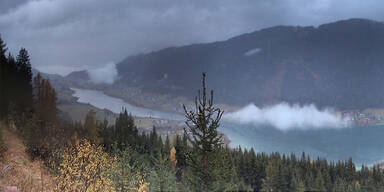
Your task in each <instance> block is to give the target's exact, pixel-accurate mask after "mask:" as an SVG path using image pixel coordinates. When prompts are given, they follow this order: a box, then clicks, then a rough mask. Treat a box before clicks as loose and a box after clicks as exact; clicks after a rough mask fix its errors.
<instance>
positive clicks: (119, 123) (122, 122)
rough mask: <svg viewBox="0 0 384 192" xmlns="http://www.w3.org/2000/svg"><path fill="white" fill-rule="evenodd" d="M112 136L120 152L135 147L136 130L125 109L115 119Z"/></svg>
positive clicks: (131, 118) (130, 116)
mask: <svg viewBox="0 0 384 192" xmlns="http://www.w3.org/2000/svg"><path fill="white" fill-rule="evenodd" d="M114 135H115V136H114V137H115V139H114V140H115V141H116V144H117V146H118V148H119V149H120V150H123V149H124V148H125V147H127V146H131V147H134V148H136V147H137V146H136V145H137V143H138V141H137V140H138V130H137V127H136V125H135V121H134V119H133V117H132V115H129V114H128V112H127V110H126V109H123V111H122V112H121V113H120V114H119V116H118V117H117V118H116V123H115V134H114Z"/></svg>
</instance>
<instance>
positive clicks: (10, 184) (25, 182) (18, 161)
mask: <svg viewBox="0 0 384 192" xmlns="http://www.w3.org/2000/svg"><path fill="white" fill-rule="evenodd" d="M0 126H1V125H0ZM3 138H4V142H5V144H6V146H7V148H8V150H7V151H6V153H5V154H4V160H3V161H2V162H0V190H1V189H2V190H4V191H7V188H8V189H11V188H15V187H17V189H18V190H19V191H28V192H34V191H53V183H52V177H51V175H50V174H49V173H48V171H47V170H46V169H45V168H44V165H43V162H42V161H39V160H35V161H32V160H31V159H30V157H29V155H28V154H27V153H26V151H25V146H24V144H23V142H22V141H21V140H20V138H19V137H18V136H17V135H16V134H15V133H13V132H11V131H9V130H7V129H3ZM8 191H11V190H8Z"/></svg>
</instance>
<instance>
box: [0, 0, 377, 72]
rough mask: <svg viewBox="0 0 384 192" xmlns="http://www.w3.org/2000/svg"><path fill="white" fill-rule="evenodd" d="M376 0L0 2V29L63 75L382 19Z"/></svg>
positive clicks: (38, 64)
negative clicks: (284, 30)
mask: <svg viewBox="0 0 384 192" xmlns="http://www.w3.org/2000/svg"><path fill="white" fill-rule="evenodd" d="M383 10H384V1H383V0H148V1H146V0H0V34H1V35H2V38H3V39H4V40H5V41H6V43H7V45H8V48H9V50H10V51H11V52H13V53H14V54H16V53H17V51H18V49H19V48H20V47H22V46H23V47H25V48H27V49H28V50H29V52H30V54H31V59H32V66H33V67H35V68H37V69H39V70H41V71H43V72H49V73H58V74H67V73H69V72H71V71H74V70H81V69H95V68H98V67H102V66H104V65H106V64H108V63H111V62H115V63H118V62H119V61H121V60H122V59H124V58H125V57H127V56H129V55H132V54H138V53H143V52H150V51H153V50H158V49H161V48H165V47H169V46H179V45H186V44H191V43H201V42H211V41H217V40H225V39H227V38H230V37H233V36H236V35H240V34H242V33H247V32H252V31H255V30H258V29H261V28H264V27H270V26H275V25H315V26H316V25H319V24H323V23H327V22H332V21H336V20H341V19H348V18H367V19H373V20H378V21H384V11H383Z"/></svg>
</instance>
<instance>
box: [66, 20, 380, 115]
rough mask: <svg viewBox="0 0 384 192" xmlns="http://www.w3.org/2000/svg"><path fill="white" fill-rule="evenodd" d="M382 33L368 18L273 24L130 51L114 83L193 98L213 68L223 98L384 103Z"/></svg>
mask: <svg viewBox="0 0 384 192" xmlns="http://www.w3.org/2000/svg"><path fill="white" fill-rule="evenodd" d="M382 34H384V24H383V23H382V22H377V21H373V20H367V19H349V20H342V21H336V22H332V23H328V24H322V25H319V26H318V27H313V26H304V27H301V26H276V27H270V28H266V29H261V30H258V31H255V32H252V33H246V34H242V35H239V36H236V37H233V38H229V39H228V40H225V41H217V42H212V43H199V44H192V45H187V46H180V47H170V48H165V49H161V50H158V51H154V52H150V53H147V54H138V55H134V56H129V57H127V58H126V59H124V60H123V61H121V62H120V63H118V64H117V69H118V73H119V76H120V77H121V78H120V79H118V80H117V81H116V82H115V84H114V85H112V86H128V87H140V88H141V89H142V90H143V91H145V92H149V93H151V92H152V93H156V94H170V95H174V96H185V97H189V96H190V95H194V93H195V91H196V90H197V88H198V87H199V79H200V76H201V72H207V73H208V84H209V87H210V88H213V89H214V90H215V93H216V95H217V96H216V98H217V100H218V102H220V103H227V104H231V105H240V106H241V105H245V104H248V103H255V104H257V105H268V104H271V103H277V102H281V101H285V102H289V103H301V104H306V103H315V104H317V105H318V106H320V107H325V106H334V107H338V108H343V109H346V108H367V107H383V106H384V100H383V99H381V98H384V91H382V90H380V89H378V87H380V84H382V83H384V78H383V76H384V67H383V62H382V61H384V56H383V55H384V36H383V35H382ZM81 73H83V77H84V72H81ZM78 74H79V72H78ZM69 76H70V77H71V78H73V77H74V74H70V75H69Z"/></svg>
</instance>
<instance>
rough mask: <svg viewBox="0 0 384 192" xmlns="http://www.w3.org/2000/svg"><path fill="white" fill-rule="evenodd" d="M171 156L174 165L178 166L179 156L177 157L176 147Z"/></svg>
mask: <svg viewBox="0 0 384 192" xmlns="http://www.w3.org/2000/svg"><path fill="white" fill-rule="evenodd" d="M169 156H170V159H171V162H172V163H173V165H174V166H176V164H177V157H176V149H175V147H172V149H171V151H170V155H169Z"/></svg>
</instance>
